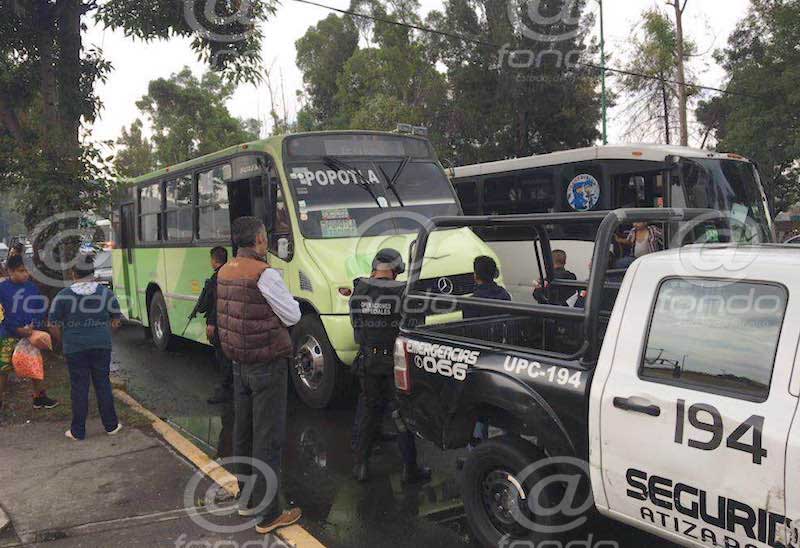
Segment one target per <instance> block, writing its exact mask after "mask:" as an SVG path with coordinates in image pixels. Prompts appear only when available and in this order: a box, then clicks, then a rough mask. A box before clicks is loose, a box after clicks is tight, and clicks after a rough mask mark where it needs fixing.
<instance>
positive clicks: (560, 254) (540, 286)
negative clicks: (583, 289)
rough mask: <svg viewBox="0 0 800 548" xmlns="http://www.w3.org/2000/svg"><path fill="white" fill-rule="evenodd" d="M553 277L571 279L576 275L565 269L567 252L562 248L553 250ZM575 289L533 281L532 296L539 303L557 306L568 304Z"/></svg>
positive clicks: (573, 279) (575, 278)
mask: <svg viewBox="0 0 800 548" xmlns="http://www.w3.org/2000/svg"><path fill="white" fill-rule="evenodd" d="M553 279H555V280H572V281H575V280H577V279H578V277H577V276H576V275H575V274H574V273H572V272H570V271H569V270H567V252H566V251H564V250H562V249H555V250H553ZM575 293H576V291H575V289H573V288H571V287H550V284H549V283H547V282H543V281H542V280H536V281H534V282H533V298H534V299H536V302H537V303H539V304H553V305H558V306H568V301H569V300H570V299H571V298H572V297H573V296H575Z"/></svg>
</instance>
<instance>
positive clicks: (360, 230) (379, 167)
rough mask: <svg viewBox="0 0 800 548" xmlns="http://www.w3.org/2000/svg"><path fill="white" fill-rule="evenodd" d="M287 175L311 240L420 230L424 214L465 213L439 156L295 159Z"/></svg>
mask: <svg viewBox="0 0 800 548" xmlns="http://www.w3.org/2000/svg"><path fill="white" fill-rule="evenodd" d="M398 172H399V173H398ZM287 176H288V178H289V182H290V185H291V187H292V191H293V193H294V197H295V202H296V208H297V215H298V219H299V224H300V229H301V231H302V232H303V235H304V236H305V237H306V238H315V239H327V238H352V237H357V236H369V235H378V234H387V233H398V234H399V233H409V232H416V231H418V230H419V228H420V224H421V223H420V219H421V218H422V219H427V218H430V217H433V216H435V215H458V214H459V206H458V203H457V201H456V198H455V194H454V193H453V190H452V187H451V186H450V181H449V180H448V179H447V177H446V176H445V174H444V171H443V170H442V168H441V167H440V166H439V165H438V164H437V163H436V162H434V161H433V160H414V159H410V158H409V157H406V158H397V159H365V158H358V159H350V158H348V159H346V160H345V159H343V160H341V161H340V162H337V163H336V164H335V165H331V162H326V161H325V160H323V159H314V160H311V159H309V160H308V161H298V162H293V163H291V164H290V165H289V166H288V167H287ZM394 179H396V180H395V181H394V185H393V186H392V187H390V186H389V183H391V182H392V180H394Z"/></svg>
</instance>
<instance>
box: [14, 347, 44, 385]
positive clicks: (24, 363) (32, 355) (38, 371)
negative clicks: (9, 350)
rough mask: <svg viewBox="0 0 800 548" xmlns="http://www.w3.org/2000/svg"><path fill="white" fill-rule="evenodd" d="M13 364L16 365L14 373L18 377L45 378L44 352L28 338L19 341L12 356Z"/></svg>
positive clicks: (38, 379)
mask: <svg viewBox="0 0 800 548" xmlns="http://www.w3.org/2000/svg"><path fill="white" fill-rule="evenodd" d="M11 364H12V365H13V366H14V373H16V374H17V377H23V378H27V379H33V380H35V381H43V380H44V359H43V358H42V352H41V351H40V350H39V349H38V348H36V347H35V346H33V344H31V341H30V340H28V339H22V340H21V341H19V342H18V343H17V346H16V347H15V348H14V355H13V356H12V357H11Z"/></svg>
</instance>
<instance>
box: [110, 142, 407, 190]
mask: <svg viewBox="0 0 800 548" xmlns="http://www.w3.org/2000/svg"><path fill="white" fill-rule="evenodd" d="M348 133H352V134H360V135H364V134H372V135H401V136H404V137H416V138H417V139H419V138H420V137H419V136H416V135H405V134H402V133H393V132H389V131H371V130H334V131H309V132H302V133H287V134H285V135H277V136H275V137H268V138H267V139H260V140H258V141H250V142H249V143H242V144H239V145H234V146H230V147H228V148H224V149H222V150H219V151H217V152H213V153H211V154H206V155H205V156H200V157H198V158H194V159H192V160H188V161H186V162H181V163H179V164H175V165H171V166H166V167H164V168H162V169H159V170H157V171H152V172H150V173H146V174H144V175H141V176H139V177H135V178H133V179H128V180H126V181H125V182H127V183H129V184H138V183H143V182H145V181H150V180H152V179H158V178H159V177H162V176H164V175H167V174H168V173H173V172H179V171H182V170H184V169H191V168H193V167H197V166H201V165H204V164H207V163H209V162H213V161H214V160H219V159H222V158H226V157H228V156H231V155H233V154H237V153H244V152H248V151H250V152H273V153H276V154H277V153H279V152H280V150H281V146H282V144H283V141H284V140H285V139H287V138H288V137H294V136H297V135H336V134H339V135H341V134H348Z"/></svg>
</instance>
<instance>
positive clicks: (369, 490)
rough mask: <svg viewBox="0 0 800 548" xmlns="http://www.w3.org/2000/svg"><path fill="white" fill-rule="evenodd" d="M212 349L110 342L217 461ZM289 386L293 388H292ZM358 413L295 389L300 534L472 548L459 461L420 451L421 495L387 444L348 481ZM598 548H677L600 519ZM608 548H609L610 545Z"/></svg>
mask: <svg viewBox="0 0 800 548" xmlns="http://www.w3.org/2000/svg"><path fill="white" fill-rule="evenodd" d="M212 358H213V354H212V352H211V349H210V348H209V347H207V346H204V345H200V344H196V343H192V342H189V341H184V340H179V341H178V342H177V344H175V345H174V348H173V349H171V350H170V351H168V352H160V351H158V350H156V349H155V347H154V346H153V345H152V343H151V342H150V341H149V340H147V339H146V338H145V336H144V330H143V328H142V327H141V326H139V325H135V324H131V325H126V326H124V327H123V328H122V329H121V330H120V331H119V332H118V333H117V334H116V335H115V338H114V353H113V359H112V368H113V369H116V370H117V373H118V374H119V376H120V377H121V378H122V379H124V380H125V381H126V384H127V389H128V391H129V392H130V393H131V395H132V396H133V397H134V398H136V399H137V400H138V401H139V402H141V403H142V404H143V405H144V406H145V407H147V408H148V409H150V410H151V411H153V412H154V413H155V414H156V415H158V416H159V417H161V418H163V419H164V420H166V421H167V422H169V423H170V424H172V425H173V426H174V427H176V429H178V430H179V431H180V432H181V433H183V434H184V435H185V436H186V437H187V438H189V439H191V441H193V442H194V443H195V444H196V445H197V446H198V447H200V448H201V449H203V450H205V451H206V452H207V453H208V454H209V455H211V456H212V457H217V456H220V457H224V456H228V455H229V454H230V446H231V434H232V421H233V409H232V406H231V405H225V404H223V405H209V404H208V403H207V402H206V399H207V398H208V397H209V396H210V395H211V393H212V392H213V388H214V386H215V384H216V383H217V381H218V379H219V373H218V371H217V370H216V367H215V366H214V363H213V361H212ZM290 384H291V382H290ZM354 413H355V398H354V401H353V404H352V405H350V406H346V407H344V408H339V409H333V410H313V409H309V408H307V407H306V406H304V405H303V404H302V403H301V402H300V401H299V400H298V399H297V398H296V397H295V396H294V394H293V392H292V389H291V388H290V397H289V407H288V425H287V432H288V439H287V445H286V450H285V454H284V486H283V491H284V494H285V498H286V499H287V501H288V502H289V503H291V504H296V505H299V506H300V507H301V508H302V509H303V514H304V516H303V521H302V525H303V526H304V527H305V528H306V529H307V530H308V531H309V532H311V533H312V534H313V535H314V536H316V537H317V538H318V539H319V540H320V541H321V542H322V543H323V544H325V545H326V546H330V547H362V546H363V547H374V546H381V547H383V546H385V547H391V548H395V547H396V548H403V547H406V546H407V547H409V548H411V547H414V548H417V547H424V546H436V547H440V548H441V547H451V546H452V547H461V546H463V547H473V546H477V545H476V544H475V543H474V542H473V541H472V540H471V538H470V535H469V531H468V527H467V524H466V520H465V518H464V513H463V507H462V505H461V500H460V496H459V484H458V472H457V470H456V457H457V456H458V455H459V453H457V452H452V451H450V452H442V451H440V450H438V449H437V448H436V447H434V446H433V445H431V444H429V443H428V442H425V441H419V442H418V449H419V455H420V456H419V459H420V462H422V463H424V464H425V465H427V466H430V467H431V468H432V469H433V470H434V477H433V481H432V482H431V483H429V484H426V485H424V486H419V487H416V486H415V487H406V486H403V485H402V484H401V482H400V468H401V464H400V458H399V455H398V453H397V449H396V446H395V444H394V443H391V442H389V443H384V444H382V445H381V447H380V449H379V452H378V453H377V454H376V455H374V456H373V459H372V463H371V464H372V466H371V472H372V479H371V481H370V482H369V483H367V484H363V485H362V484H359V483H357V482H355V481H353V480H352V479H351V476H350V473H351V469H352V454H351V451H350V437H351V427H352V424H353V416H354ZM589 535H591V539H592V540H591V542H589V543H588V544H582V546H584V545H585V546H587V548H588V547H589V546H593V545H596V544H597V542H599V541H612V542H616V543H618V544H617V545H618V546H621V547H627V546H637V547H638V546H658V547H668V546H674V545H673V544H671V543H668V542H665V541H661V540H658V539H656V538H655V537H652V536H650V535H647V534H645V533H640V532H638V531H636V530H634V529H632V528H629V527H626V526H623V525H620V524H615V523H612V522H610V521H609V520H605V519H603V518H596V519H594V520H593V521H592V522H591V524H590V526H589V527H588V533H587V537H588V536H589ZM604 546H607V545H604Z"/></svg>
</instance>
